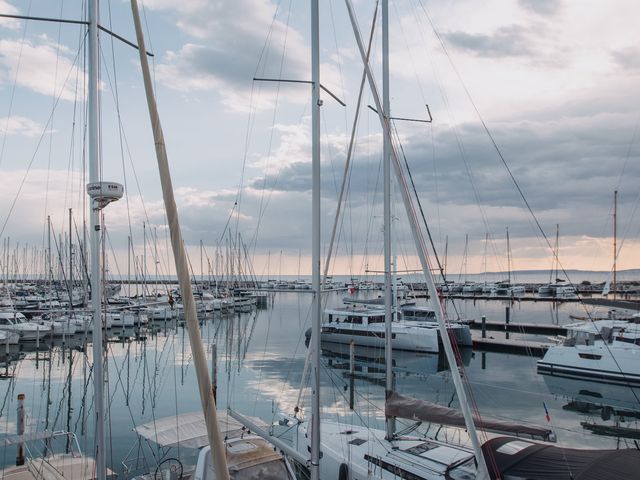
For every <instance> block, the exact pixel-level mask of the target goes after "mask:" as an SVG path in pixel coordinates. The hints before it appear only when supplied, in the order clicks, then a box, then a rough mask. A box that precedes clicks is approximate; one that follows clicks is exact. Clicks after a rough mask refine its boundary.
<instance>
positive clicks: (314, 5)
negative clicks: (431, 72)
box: [311, 0, 322, 480]
mask: <svg viewBox="0 0 640 480" xmlns="http://www.w3.org/2000/svg"><path fill="white" fill-rule="evenodd" d="M321 105H322V100H320V22H319V5H318V0H311V171H312V178H313V182H312V183H313V185H312V190H311V223H312V229H311V257H312V268H311V273H312V278H311V288H312V290H313V300H312V304H311V320H312V327H311V328H312V330H311V331H312V335H311V349H312V355H313V357H312V360H313V361H312V372H313V380H312V382H311V392H312V398H311V480H319V479H320V328H321V327H320V320H321V317H322V311H321V308H322V303H321V301H320V295H321V291H320V106H321Z"/></svg>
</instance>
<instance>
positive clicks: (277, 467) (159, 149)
mask: <svg viewBox="0 0 640 480" xmlns="http://www.w3.org/2000/svg"><path fill="white" fill-rule="evenodd" d="M131 10H132V14H133V20H134V25H135V31H136V37H137V42H138V49H139V54H140V63H141V67H142V74H143V79H144V87H145V93H146V97H147V104H148V109H149V116H150V119H151V126H152V129H153V136H154V141H155V146H156V157H157V160H158V169H159V173H160V180H161V184H162V193H163V198H164V204H165V210H166V213H167V220H168V224H169V230H170V234H171V247H172V249H173V256H174V260H175V267H176V272H177V275H178V283H179V288H180V293H181V296H182V301H183V305H184V315H185V321H186V326H187V329H188V332H189V341H190V344H191V350H192V354H193V362H194V367H195V370H196V376H197V380H198V386H199V389H200V399H201V403H202V412H197V413H195V414H187V415H186V416H182V417H181V420H182V421H181V420H180V419H179V418H178V419H177V418H176V417H171V418H170V419H167V421H165V427H166V426H167V425H169V426H170V428H169V429H168V430H167V429H166V428H165V432H164V433H165V434H166V435H165V437H166V436H167V435H168V436H169V437H170V438H173V439H178V444H179V439H180V438H181V437H180V433H182V432H181V431H180V428H185V427H186V428H187V429H189V426H191V427H192V428H191V429H190V430H191V433H192V434H193V430H194V428H195V429H196V430H197V432H198V433H197V434H196V435H195V438H196V439H199V440H194V435H192V436H191V437H192V438H191V439H192V440H193V441H194V442H197V443H196V446H201V447H203V448H202V449H201V451H200V454H199V456H198V463H197V465H196V467H195V471H194V472H193V473H192V476H191V478H193V479H194V480H213V479H215V480H224V479H265V480H279V479H285V480H286V479H291V480H293V478H294V477H293V472H292V471H291V468H290V467H289V466H288V464H287V463H286V461H285V459H284V458H283V457H282V455H280V454H279V453H275V452H274V451H273V447H272V446H271V445H269V444H267V443H266V442H265V441H264V440H263V439H262V438H259V437H256V436H255V435H251V433H250V432H247V431H246V430H245V429H244V428H242V427H240V428H238V425H237V424H234V423H233V421H231V420H229V418H228V417H227V416H225V415H224V412H220V415H219V414H218V412H217V410H216V400H215V397H214V394H213V389H212V386H211V379H210V377H209V373H208V368H207V362H206V354H205V351H204V345H203V343H202V337H201V334H200V326H199V324H198V319H197V314H196V301H195V297H194V294H193V290H192V287H191V277H190V274H189V270H188V263H187V258H186V252H185V249H184V243H183V240H182V233H181V229H180V223H179V220H178V212H177V208H176V204H175V199H174V194H173V186H172V182H171V174H170V172H169V161H168V157H167V152H166V149H165V143H164V134H163V131H162V125H161V123H160V117H159V115H158V111H157V107H156V101H155V95H154V91H153V86H152V81H151V73H150V69H149V64H148V60H147V54H146V50H145V43H144V36H143V32H142V25H141V22H140V14H139V10H138V3H137V0H131ZM189 420H190V421H189ZM176 422H179V423H178V425H180V428H178V429H175V428H174V427H175V425H176ZM223 424H224V428H223V430H224V437H223V433H222V432H221V428H220V427H221V426H223ZM203 425H204V426H205V427H206V428H204V429H203V428H202V427H203ZM138 428H139V429H140V430H139V431H138V433H139V434H141V435H144V434H145V433H144V432H148V431H149V430H150V431H151V432H153V433H151V434H149V433H147V438H149V439H151V440H153V441H156V442H158V443H159V444H161V445H162V444H164V446H170V445H171V444H172V443H173V442H171V441H169V442H165V441H164V440H162V439H160V438H159V437H158V435H157V433H158V432H157V430H156V424H155V422H153V426H152V427H150V429H149V428H146V426H144V425H143V426H140V427H138ZM231 432H235V434H233V435H232V434H231ZM184 438H185V437H183V439H184ZM158 467H160V465H159V466H158ZM160 473H161V474H162V475H164V472H162V471H160ZM169 474H170V472H169ZM181 477H182V473H181ZM153 478H155V474H154V477H153Z"/></svg>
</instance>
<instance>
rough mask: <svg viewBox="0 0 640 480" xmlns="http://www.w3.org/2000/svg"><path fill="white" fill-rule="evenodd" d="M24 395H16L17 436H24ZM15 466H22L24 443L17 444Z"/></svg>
mask: <svg viewBox="0 0 640 480" xmlns="http://www.w3.org/2000/svg"><path fill="white" fill-rule="evenodd" d="M24 418H25V413H24V393H20V394H18V419H17V422H16V424H17V434H18V435H24ZM16 465H17V466H20V465H24V443H22V442H19V443H18V454H17V455H16Z"/></svg>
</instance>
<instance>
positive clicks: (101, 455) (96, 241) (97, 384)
mask: <svg viewBox="0 0 640 480" xmlns="http://www.w3.org/2000/svg"><path fill="white" fill-rule="evenodd" d="M88 2H89V5H88V14H89V39H88V46H89V59H88V63H89V65H88V70H89V86H88V90H89V112H88V115H89V118H88V124H89V126H88V129H89V182H90V183H95V182H99V181H100V146H99V144H98V139H99V132H98V128H99V124H98V121H99V120H98V118H99V111H98V109H99V104H98V84H99V81H100V77H99V71H98V68H99V57H98V40H99V39H98V0H88ZM89 208H90V210H91V211H90V214H89V215H90V232H89V235H90V242H91V310H92V311H93V388H94V411H95V415H96V432H95V435H96V438H95V443H96V452H95V456H96V478H106V475H107V456H106V451H105V446H106V441H105V429H104V394H103V389H102V387H103V382H104V373H103V370H102V367H103V365H102V354H103V352H102V316H101V311H100V308H101V305H100V293H101V292H102V285H101V278H100V210H99V208H98V207H97V205H95V202H94V201H91V202H90V203H89Z"/></svg>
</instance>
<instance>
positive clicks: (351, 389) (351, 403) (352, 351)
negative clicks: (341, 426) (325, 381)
mask: <svg viewBox="0 0 640 480" xmlns="http://www.w3.org/2000/svg"><path fill="white" fill-rule="evenodd" d="M355 374H356V354H355V343H354V341H353V340H351V343H349V408H350V409H351V410H353V408H354V404H355V391H354V390H355Z"/></svg>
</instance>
